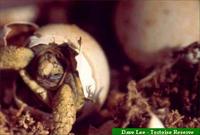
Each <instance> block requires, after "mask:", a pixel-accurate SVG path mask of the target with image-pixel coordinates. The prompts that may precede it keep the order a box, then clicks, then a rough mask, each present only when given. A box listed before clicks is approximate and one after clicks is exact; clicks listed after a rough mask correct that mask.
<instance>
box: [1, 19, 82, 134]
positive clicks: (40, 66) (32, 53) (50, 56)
mask: <svg viewBox="0 0 200 135" xmlns="http://www.w3.org/2000/svg"><path fill="white" fill-rule="evenodd" d="M37 29H38V27H37V26H36V25H34V24H30V23H12V24H8V25H6V26H5V27H4V29H3V30H2V32H1V42H0V69H1V71H6V70H13V71H15V72H17V74H18V75H19V76H20V78H21V79H22V80H23V82H24V84H25V85H26V86H28V88H29V90H30V91H32V93H34V94H35V95H36V97H37V99H38V100H40V101H41V102H42V103H44V104H45V105H46V106H48V107H49V108H51V109H52V116H53V125H54V128H53V130H52V133H51V134H54V135H60V134H69V132H70V131H71V129H72V126H73V124H74V122H75V120H76V113H77V111H78V110H80V109H81V107H82V106H83V105H84V101H85V96H84V92H83V88H82V84H81V81H80V78H79V74H78V72H77V70H76V67H77V62H76V60H75V57H76V56H77V55H78V53H79V52H78V51H79V48H80V45H81V39H80V40H78V41H77V43H79V46H78V47H77V46H75V45H74V44H73V43H72V42H70V40H68V41H66V42H59V43H58V42H57V41H56V40H54V39H53V40H49V39H48V38H47V40H46V39H45V40H46V41H45V43H38V44H34V43H33V42H35V41H36V40H35V39H34V33H35V32H36V31H37ZM13 91H14V92H15V91H16V87H15V90H13ZM13 95H14V97H13V98H14V99H15V102H16V104H17V105H18V106H19V107H20V108H22V107H24V106H29V105H28V104H26V102H24V101H23V100H22V99H21V98H19V97H18V96H17V95H16V93H14V94H13Z"/></svg>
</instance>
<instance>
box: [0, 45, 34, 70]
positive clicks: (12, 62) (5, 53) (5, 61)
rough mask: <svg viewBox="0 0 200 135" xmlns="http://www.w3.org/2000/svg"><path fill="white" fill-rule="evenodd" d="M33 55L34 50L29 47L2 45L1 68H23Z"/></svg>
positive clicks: (0, 51)
mask: <svg viewBox="0 0 200 135" xmlns="http://www.w3.org/2000/svg"><path fill="white" fill-rule="evenodd" d="M33 56H34V54H33V52H32V51H31V50H30V49H28V48H24V47H20V48H16V47H15V46H6V47H0V69H14V70H19V69H22V68H24V67H26V66H27V65H28V64H29V62H30V61H31V59H32V58H33Z"/></svg>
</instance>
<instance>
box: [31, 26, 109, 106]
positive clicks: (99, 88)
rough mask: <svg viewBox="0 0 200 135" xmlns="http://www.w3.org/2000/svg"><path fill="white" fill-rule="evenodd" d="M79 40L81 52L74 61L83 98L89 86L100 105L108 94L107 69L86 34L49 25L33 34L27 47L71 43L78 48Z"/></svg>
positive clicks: (91, 39)
mask: <svg viewBox="0 0 200 135" xmlns="http://www.w3.org/2000/svg"><path fill="white" fill-rule="evenodd" d="M80 38H81V48H80V49H81V50H80V52H79V55H78V56H77V57H76V60H77V70H78V72H79V76H80V80H81V83H82V85H83V89H84V94H85V97H88V92H87V89H86V88H87V86H91V87H90V90H91V92H93V93H94V92H95V96H96V100H97V103H98V104H99V105H102V104H103V103H104V101H105V99H106V97H107V94H108V88H109V83H110V74H109V68H108V63H107V60H106V57H105V54H104V52H103V50H102V49H101V47H100V45H99V44H98V43H97V42H96V41H95V39H94V38H93V37H91V36H90V35H89V34H88V33H86V32H85V31H83V30H81V29H80V28H78V27H77V26H75V25H64V24H51V25H47V26H44V27H41V28H39V29H38V30H37V31H36V32H35V36H32V37H31V43H30V45H29V47H33V46H35V45H38V44H48V43H50V42H55V43H57V44H62V43H64V42H65V43H68V42H72V43H73V44H74V45H75V46H76V47H77V48H79V46H80V45H79V43H78V41H79V40H80ZM98 94H99V95H98Z"/></svg>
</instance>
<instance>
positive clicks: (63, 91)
mask: <svg viewBox="0 0 200 135" xmlns="http://www.w3.org/2000/svg"><path fill="white" fill-rule="evenodd" d="M75 120H76V104H75V101H74V93H73V90H72V89H71V87H70V86H69V85H67V84H64V85H63V86H62V87H61V88H60V90H59V91H58V92H57V94H56V96H55V98H54V102H53V122H54V129H53V131H52V133H51V134H52V135H61V134H62V135H68V134H69V132H70V131H71V129H72V126H73V124H74V122H75Z"/></svg>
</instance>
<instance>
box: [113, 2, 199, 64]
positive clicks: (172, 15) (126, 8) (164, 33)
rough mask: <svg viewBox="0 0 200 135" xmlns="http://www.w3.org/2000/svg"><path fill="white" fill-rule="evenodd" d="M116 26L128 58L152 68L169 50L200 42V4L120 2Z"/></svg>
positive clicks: (116, 15)
mask: <svg viewBox="0 0 200 135" xmlns="http://www.w3.org/2000/svg"><path fill="white" fill-rule="evenodd" d="M115 26H116V32H117V35H118V37H119V41H120V42H121V45H122V47H123V48H124V50H125V52H126V53H127V55H128V56H129V57H130V58H131V59H132V60H133V61H135V62H137V63H139V64H143V65H151V64H153V63H154V62H157V61H158V60H159V57H160V54H159V53H160V52H161V51H164V50H165V49H166V48H173V47H184V46H187V45H189V44H190V43H192V42H194V41H200V1H199V0H124V1H120V2H119V4H118V6H117V8H116V14H115Z"/></svg>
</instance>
